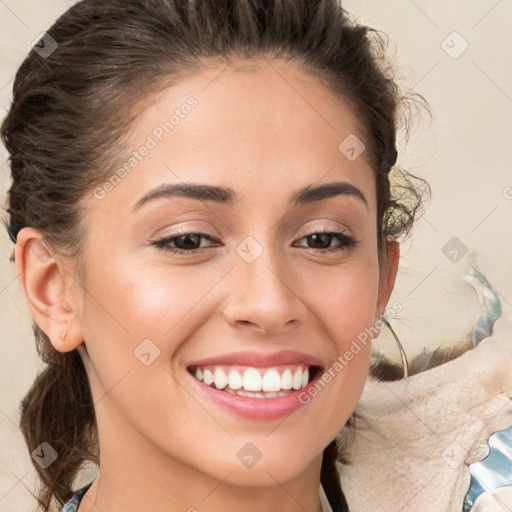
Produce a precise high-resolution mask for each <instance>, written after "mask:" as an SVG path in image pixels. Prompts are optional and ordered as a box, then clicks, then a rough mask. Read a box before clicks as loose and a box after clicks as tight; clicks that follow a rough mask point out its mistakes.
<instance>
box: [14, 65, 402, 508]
mask: <svg viewBox="0 0 512 512" xmlns="http://www.w3.org/2000/svg"><path fill="white" fill-rule="evenodd" d="M220 71H222V72H221V73H220V74H219V72H220ZM190 96H194V97H195V98H196V99H197V101H198V105H197V107H196V108H195V109H193V110H192V112H191V113H190V114H189V115H188V116H186V117H185V118H184V119H182V120H180V123H179V125H177V126H176V127H175V128H174V129H173V131H172V133H171V134H169V135H166V136H165V137H164V138H163V140H162V141H161V142H160V143H159V144H158V146H157V147H156V148H154V149H153V150H152V151H151V152H150V153H149V155H148V156H146V157H145V158H144V159H143V160H142V161H141V162H140V163H139V164H138V165H137V167H136V168H135V169H134V170H133V171H132V172H131V173H130V174H129V175H128V176H127V177H125V178H124V179H123V180H121V182H120V183H119V184H117V186H116V187H115V188H114V189H113V190H112V191H110V192H109V193H107V194H106V195H105V197H104V198H103V199H101V200H99V199H96V198H95V197H94V196H93V194H92V193H90V194H88V195H87V197H85V198H84V204H85V205H86V208H87V210H86V212H85V217H84V223H85V226H86V229H87V237H86V240H85V247H84V253H83V256H84V261H85V264H84V265H85V266H84V268H83V271H84V273H83V274H79V273H78V271H77V268H76V262H75V261H74V260H70V259H69V258H65V257H63V256H62V255H61V254H59V253H57V252H55V251H53V250H51V249H48V251H47V252H45V251H46V249H45V248H43V249H41V245H38V244H40V240H41V239H42V235H41V233H39V232H38V231H36V230H34V229H32V228H25V229H23V230H22V231H21V232H20V234H19V237H18V243H17V248H16V259H17V265H18V272H20V280H21V284H22V288H23V290H24V293H25V296H26V298H27V302H28V305H29V307H30V310H31V312H32V314H33V316H34V318H35V320H36V321H37V322H38V324H39V325H40V326H41V327H42V328H43V330H44V331H45V332H46V333H47V334H48V336H49V337H50V339H51V342H52V344H53V345H54V347H55V348H56V349H57V350H60V351H63V352H64V351H69V350H73V349H75V348H78V350H79V352H80V354H81V355H82V357H83V359H84V364H85V366H86V370H87V373H88V375H89V379H90V384H91V389H92V394H93V399H94V403H95V409H96V415H97V422H98V429H99V439H100V451H101V471H100V474H99V477H98V478H97V480H96V481H95V482H94V484H93V486H92V487H91V489H90V490H89V491H88V492H87V494H86V495H85V497H84V499H83V500H82V504H81V506H80V509H79V510H80V512H91V511H99V510H101V511H106V510H108V511H109V512H121V511H123V512H130V511H140V510H152V511H153V512H163V511H164V510H165V512H174V511H185V510H193V509H192V508H191V507H194V508H195V509H196V510H198V511H200V512H203V511H211V512H217V511H221V510H222V511H223V512H234V511H239V510H245V511H247V512H253V511H254V512H255V511H258V512H261V511H271V510H272V511H273V510H282V511H289V512H292V511H299V510H301V511H303V510H311V511H313V510H319V500H318V489H319V484H320V467H321V461H322V451H323V449H324V448H325V447H326V446H327V445H328V444H329V442H330V441H331V440H332V439H333V438H334V437H335V435H336V433H337V432H338V431H339V430H340V429H341V428H342V427H343V425H344V424H345V423H346V421H347V419H348V418H349V417H350V415H351V413H352V412H353V410H354V408H355V405H356V403H357V401H358V399H359V397H360V395H361V392H362V389H363V386H364V382H365V378H366V376H367V373H368V365H369V356H370V343H368V344H367V346H366V347H365V346H362V350H361V351H360V352H359V353H358V354H357V355H356V356H355V357H354V358H353V359H352V360H351V361H350V362H349V364H347V365H346V366H345V367H344V368H343V370H342V371H340V372H339V373H337V374H336V377H335V378H334V379H332V380H331V382H329V384H328V385H327V386H326V387H325V388H324V389H323V390H322V391H321V392H320V393H318V395H317V396H316V397H314V398H313V399H312V400H311V401H310V402H309V404H307V405H305V406H303V407H301V408H299V409H298V410H296V411H294V412H293V413H292V414H291V415H289V416H288V417H286V418H284V419H279V420H254V419H247V418H241V417H239V416H237V415H235V414H233V413H231V412H228V411H226V410H224V409H221V408H220V407H219V406H217V405H216V404H214V403H212V402H211V401H209V400H208V399H207V398H206V397H205V396H203V395H202V394H201V393H199V390H198V389H197V387H195V386H192V385H191V381H190V375H189V374H188V373H187V370H186V367H187V364H190V362H191V361H194V360H198V359H202V358H205V357H211V356H215V355H220V354H225V353H231V352H236V351H239V350H253V351H257V352H261V353H273V352H277V351H280V350H283V349H289V350H297V351H301V352H305V353H307V354H311V355H314V356H315V357H317V358H318V359H320V361H322V365H323V367H324V368H329V367H330V366H331V365H332V364H333V363H334V362H335V360H336V358H337V356H338V354H343V353H344V352H345V351H346V350H347V349H348V348H349V347H350V344H351V342H352V341H353V340H355V339H356V338H357V336H358V334H360V333H361V332H362V331H364V329H365V328H366V327H369V326H372V325H374V324H375V322H376V321H377V320H378V319H379V318H380V315H382V314H383V313H384V311H385V307H386V304H387V302H388V299H389V296H390V294H391V291H392V288H393V285H394V281H395V276H396V271H397V266H398V259H399V249H398V244H397V243H396V242H390V243H388V248H387V254H385V258H384V260H383V264H382V266H381V268H380V269H379V260H378V255H377V231H376V225H375V224H376V222H375V219H376V207H377V204H376V190H375V179H374V174H373V171H372V169H371V168H370V166H369V164H368V161H367V155H366V153H363V154H362V155H361V156H360V157H359V158H357V159H356V160H355V161H349V160H348V159H347V158H346V157H345V156H344V155H343V154H342V153H341V152H340V151H339V150H338V145H339V144H340V143H341V142H342V141H343V140H344V139H345V138H346V137H347V136H348V135H350V134H356V135H357V136H358V137H359V138H360V139H361V140H364V139H363V136H362V134H361V131H360V130H359V128H358V123H357V119H356V118H355V116H354V114H353V113H352V111H351V110H350V108H349V107H348V106H347V104H346V103H344V102H343V101H341V100H340V99H339V98H337V97H336V96H334V95H333V93H332V92H330V91H329V90H327V89H326V88H325V87H324V86H323V85H321V84H320V83H319V82H318V81H317V79H316V78H314V77H312V76H310V75H307V74H305V73H304V72H302V71H301V70H300V69H299V68H298V67H296V66H295V65H294V64H292V63H285V62H279V61H272V62H267V61H260V62H258V63H256V65H254V66H253V65H251V66H250V67H246V66H234V65H231V66H229V67H219V66H217V67H216V66H210V67H205V68H204V69H202V70H201V71H200V72H198V73H196V74H194V75H193V76H189V77H187V78H186V79H183V80H182V81H180V82H179V83H178V84H177V85H174V86H172V87H170V88H168V89H166V90H165V91H164V92H163V93H162V94H161V95H159V97H158V98H154V100H153V101H152V104H151V105H150V106H149V107H148V108H147V109H146V110H145V111H144V112H143V114H141V115H140V116H139V118H138V120H137V122H136V124H135V125H134V126H132V131H131V141H132V143H133V149H134V150H135V149H137V148H139V147H140V146H141V145H142V144H143V143H144V141H145V140H146V137H147V136H148V134H150V133H151V132H152V130H153V129H154V128H155V126H158V124H159V123H160V122H162V121H163V120H165V119H168V118H169V116H170V115H171V114H172V111H173V110H174V109H176V108H179V106H180V105H182V104H183V103H185V101H186V99H187V98H188V97H190ZM334 181H346V182H348V183H350V184H352V185H353V186H355V187H357V188H358V189H359V190H360V191H361V192H362V193H363V194H364V196H365V197H366V200H367V202H368V206H365V205H364V203H363V202H362V201H360V200H359V199H357V198H356V197H353V196H348V195H337V196H335V197H330V198H328V199H323V200H321V201H317V202H314V203H311V204H306V205H299V206H296V207H291V206H290V204H289V200H290V197H291V195H292V193H293V192H294V191H295V190H297V189H300V188H303V187H306V186H309V185H311V186H316V185H319V184H325V183H330V182H334ZM164 183H170V184H176V183H202V184H210V185H218V186H223V187H229V188H231V189H233V191H234V192H235V193H236V194H237V201H236V203H235V204H234V205H228V204H218V203H215V202H213V201H200V200H197V199H191V198H186V197H166V198H160V199H157V200H154V201H150V202H148V203H147V204H146V205H144V206H142V207H141V208H139V209H137V210H136V211H135V212H133V211H132V208H133V207H134V205H135V204H136V203H137V201H139V200H140V199H141V197H143V196H144V195H145V194H146V193H147V192H148V191H150V190H151V189H152V188H153V187H155V186H158V185H161V184H164ZM177 227H180V228H183V229H185V230H186V231H189V232H197V231H201V232H206V233H208V234H209V235H211V237H212V238H213V239H214V240H213V242H209V241H208V240H205V239H203V240H202V247H201V249H200V251H199V252H197V253H196V254H195V255H192V256H190V255H176V254H173V253H171V252H169V251H168V252H166V251H164V250H163V249H161V248H159V247H156V246H154V245H152V242H154V241H155V240H157V239H159V238H164V237H166V236H167V237H168V236H171V235H173V234H174V233H175V230H176V228H177ZM310 228H311V229H312V231H311V232H312V233H318V232H319V231H322V230H327V231H329V230H330V231H344V232H346V233H348V234H350V235H352V236H353V237H355V238H356V239H357V240H358V241H359V245H358V246H357V247H355V248H343V247H342V248H341V249H340V250H337V251H326V248H329V247H336V246H339V245H340V244H339V240H338V239H336V238H335V237H332V238H331V239H330V240H329V239H327V242H325V241H323V242H322V241H320V245H317V246H315V245H314V242H312V241H311V240H309V241H308V238H307V237H308V235H309V234H310V233H309V232H308V230H309V229H310ZM175 236H176V235H175ZM248 236H250V237H253V239H254V240H256V241H257V243H258V244H259V245H260V246H261V248H262V249H263V252H262V254H261V255H260V256H259V257H258V258H257V259H256V260H255V261H254V262H252V263H247V262H246V261H245V260H244V259H243V258H241V257H240V256H239V254H237V252H236V250H235V249H236V248H237V246H238V245H239V244H240V243H241V242H242V241H243V240H244V239H245V238H246V237H248ZM317 243H318V241H317ZM322 244H323V245H322ZM315 247H320V249H316V250H315ZM34 248H39V250H33V249H34ZM322 251H323V252H322ZM42 252H44V253H45V257H41V253H42ZM80 279H81V280H82V281H81V282H80ZM64 330H66V331H67V337H66V340H62V339H61V335H62V332H63V331H64ZM144 339H150V340H151V341H152V343H154V344H155V345H156V346H157V347H158V349H159V350H160V355H159V357H157V358H156V359H155V360H154V361H153V362H152V364H150V365H149V366H145V365H144V364H142V363H141V362H140V360H139V359H138V358H137V357H134V350H136V348H137V347H138V346H139V345H140V343H141V342H142V340H144ZM248 442H250V443H253V444H254V445H255V446H256V447H257V448H258V450H259V451H260V452H261V454H262V457H261V459H260V460H259V461H258V462H257V463H256V464H255V465H254V466H253V467H251V468H247V467H245V466H244V465H243V464H242V463H241V462H240V460H239V459H238V457H237V452H238V451H239V450H240V449H241V448H242V447H243V446H244V445H245V444H246V443H248Z"/></svg>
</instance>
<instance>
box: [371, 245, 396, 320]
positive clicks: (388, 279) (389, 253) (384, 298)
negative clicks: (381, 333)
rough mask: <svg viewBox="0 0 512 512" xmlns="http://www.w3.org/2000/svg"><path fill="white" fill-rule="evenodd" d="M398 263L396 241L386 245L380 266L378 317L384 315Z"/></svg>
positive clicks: (393, 284)
mask: <svg viewBox="0 0 512 512" xmlns="http://www.w3.org/2000/svg"><path fill="white" fill-rule="evenodd" d="M399 261H400V244H399V243H398V242H397V241H396V240H391V241H388V242H387V243H386V254H385V255H384V260H383V261H382V264H381V265H380V269H379V271H380V278H379V298H378V301H377V313H378V317H380V316H381V315H383V314H384V312H385V309H386V305H387V303H388V301H389V297H390V296H391V292H392V291H393V288H394V286H395V279H396V274H397V271H398V262H399Z"/></svg>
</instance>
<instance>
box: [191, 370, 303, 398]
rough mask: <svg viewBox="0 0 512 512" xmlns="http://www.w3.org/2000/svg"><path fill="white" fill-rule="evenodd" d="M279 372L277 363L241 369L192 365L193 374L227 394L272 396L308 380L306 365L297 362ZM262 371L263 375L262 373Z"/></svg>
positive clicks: (301, 384) (299, 386)
mask: <svg viewBox="0 0 512 512" xmlns="http://www.w3.org/2000/svg"><path fill="white" fill-rule="evenodd" d="M290 366H291V368H285V369H284V371H282V369H281V371H282V374H280V373H279V368H278V367H273V368H267V369H265V370H262V369H261V368H254V367H248V368H246V369H245V371H244V372H243V373H241V371H239V370H240V368H238V369H236V368H233V367H232V368H231V369H230V370H229V371H228V370H227V368H229V367H227V368H226V366H221V365H219V366H214V365H211V366H209V367H208V368H204V367H203V368H196V370H195V372H194V376H195V378H196V379H197V380H198V381H202V382H204V383H205V384H206V385H207V386H210V385H212V384H213V385H214V386H215V388H216V389H219V390H224V391H227V392H228V393H231V394H236V395H241V396H250V397H256V398H274V397H276V396H283V395H286V394H288V393H289V392H291V390H296V391H298V390H299V389H302V388H304V387H306V386H307V384H308V382H309V369H308V368H307V367H301V366H297V365H290ZM262 374H263V375H262Z"/></svg>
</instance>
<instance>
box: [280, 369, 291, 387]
mask: <svg viewBox="0 0 512 512" xmlns="http://www.w3.org/2000/svg"><path fill="white" fill-rule="evenodd" d="M292 385H293V380H292V372H291V371H290V369H289V368H286V370H285V371H284V372H283V375H282V377H281V388H282V389H292Z"/></svg>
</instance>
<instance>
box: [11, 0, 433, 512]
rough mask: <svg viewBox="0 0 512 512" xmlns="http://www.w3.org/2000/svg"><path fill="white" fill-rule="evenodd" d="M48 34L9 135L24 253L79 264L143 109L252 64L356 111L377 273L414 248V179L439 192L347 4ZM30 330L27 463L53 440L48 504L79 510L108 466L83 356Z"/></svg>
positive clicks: (330, 465)
mask: <svg viewBox="0 0 512 512" xmlns="http://www.w3.org/2000/svg"><path fill="white" fill-rule="evenodd" d="M48 34H49V35H50V36H51V38H53V40H55V41H56V43H57V45H58V46H57V47H56V48H55V49H54V51H53V53H51V54H49V55H43V54H41V52H40V51H39V52H38V51H36V48H34V49H32V50H31V51H30V53H29V55H28V56H27V58H26V59H25V60H24V62H23V63H22V65H21V66H20V68H19V70H18V72H17V75H16V78H15V81H14V87H13V103H12V105H11V108H10V111H9V113H8V115H7V117H6V119H5V120H4V122H3V124H2V128H1V136H2V139H3V141H4V143H5V145H6V147H7V150H8V152H9V154H10V166H11V172H12V186H11V187H10V189H9V192H8V209H7V212H8V222H7V224H8V232H9V235H10V237H11V239H12V240H13V242H16V237H17V234H18V232H19V230H20V229H22V228H23V227H25V226H31V227H34V228H36V229H38V230H39V231H41V232H42V233H43V235H44V237H45V239H46V240H47V241H48V243H49V244H50V245H51V246H53V247H55V248H59V250H62V251H66V252H67V253H68V255H72V256H76V257H79V256H80V252H81V247H82V242H83V241H84V237H85V236H86V230H85V228H84V226H83V225H82V224H81V223H82V216H81V214H80V213H81V208H80V204H81V203H80V202H81V200H83V198H84V197H85V196H86V194H88V193H90V191H92V190H93V188H94V187H96V186H98V185H99V184H101V183H103V182H104V181H105V179H106V178H107V177H108V176H109V175H111V174H112V173H113V172H114V170H115V169H116V168H117V166H118V165H119V163H120V162H122V160H123V158H122V153H123V151H124V149H126V147H127V146H125V145H124V143H125V142H126V135H127V132H128V128H127V127H129V126H130V124H131V123H132V121H134V119H135V118H136V115H137V112H140V108H142V107H143V105H144V100H145V99H148V96H152V94H153V93H157V92H159V91H162V90H164V88H166V87H168V86H170V85H172V84H173V83H176V82H177V81H179V79H180V77H182V76H184V74H185V73H190V72H193V71H194V70H195V69H199V68H200V66H201V64H204V63H205V62H207V61H212V60H213V61H214V62H217V61H218V62H224V63H228V62H231V59H234V58H237V59H251V58H255V57H256V58H282V59H287V60H291V61H293V62H295V63H296V64H297V65H299V66H300V67H301V68H302V69H303V70H304V71H306V72H308V73H311V74H313V75H315V76H317V77H318V78H320V79H321V80H322V81H323V83H325V84H326V86H328V87H330V88H331V89H332V90H333V91H334V92H335V93H336V94H339V95H340V96H342V97H343V98H344V99H345V101H348V103H349V105H350V106H351V107H352V109H353V110H354V111H355V112H356V113H357V115H358V119H360V120H361V125H362V129H363V131H364V137H365V144H366V147H367V155H368V157H369V159H370V161H371V162H370V163H371V165H372V167H373V169H374V171H375V178H376V189H377V206H378V211H377V219H376V222H377V228H378V249H379V260H381V256H384V255H385V248H386V242H387V241H388V240H389V239H390V238H391V239H396V238H398V237H400V236H402V235H404V236H406V237H407V236H409V231H410V229H411V227H412V224H413V222H414V220H415V217H416V214H417V213H418V211H419V210H420V209H421V208H420V207H421V206H422V204H423V199H422V192H424V190H423V189H422V188H420V187H416V186H415V185H414V184H413V182H412V179H413V178H414V179H416V180H419V181H421V183H422V185H426V186H427V188H428V185H427V184H426V182H425V181H424V180H422V179H421V178H417V177H415V176H412V175H411V174H409V173H406V172H405V171H401V170H399V169H398V168H397V167H396V166H395V162H396V158H397V152H396V132H397V129H398V127H399V125H400V122H401V120H403V119H404V117H403V112H402V111H401V110H400V106H401V105H405V104H406V102H407V101H408V100H409V99H411V98H412V96H413V95H412V94H410V95H409V96H405V95H404V94H403V93H401V91H400V90H399V88H398V86H397V84H396V82H395V80H394V77H393V74H392V73H391V67H390V66H388V65H387V64H386V59H385V57H384V56H385V47H386V43H385V39H384V38H383V37H382V35H380V34H379V33H378V32H376V31H375V30H373V29H371V28H368V27H365V26H362V25H360V24H358V23H356V22H355V21H353V20H352V19H351V18H350V17H349V16H348V14H347V13H346V12H345V11H344V10H343V9H342V8H341V5H340V4H339V1H337V0H174V1H171V0H129V1H127V0H109V1H108V2H105V1H104V0H83V1H80V2H77V3H76V4H75V5H73V6H72V7H71V8H70V9H69V10H68V11H67V12H65V13H64V14H63V15H62V16H61V17H60V18H59V19H58V20H57V21H56V22H55V24H54V25H53V26H52V27H51V28H50V29H49V30H48ZM47 48H48V46H47ZM126 105H130V106H131V107H132V108H130V109H126V107H125V106H126ZM340 142H341V141H340ZM390 175H391V176H393V175H395V176H396V182H395V183H394V186H393V187H391V185H390ZM33 327H34V332H35V337H36V343H37V349H38V353H39V354H40V356H41V357H42V360H43V362H44V363H45V368H44V369H43V370H42V371H41V372H40V374H39V375H38V377H37V379H36V381H35V382H34V384H33V386H32V388H31V389H30V390H29V392H28V393H27V395H26V396H25V397H24V399H23V401H22V402H21V407H20V409H21V425H20V426H21V430H22V432H23V435H24V437H25V440H26V443H27V446H28V449H29V451H30V452H32V451H33V450H34V449H35V448H36V447H37V446H38V445H39V444H40V443H41V442H43V441H47V442H48V443H49V444H50V445H51V446H52V447H53V448H54V449H55V450H56V451H57V452H58V454H59V456H58V458H57V460H56V461H55V462H53V463H52V464H51V465H50V466H49V467H48V468H46V469H43V468H41V467H40V466H39V465H37V464H34V466H35V469H36V470H37V472H38V474H39V476H40V479H41V484H42V487H41V489H40V491H39V495H38V497H37V499H38V502H39V504H40V505H41V506H42V507H43V509H44V510H45V511H47V510H49V506H50V504H51V502H52V498H54V499H55V500H56V501H57V503H58V504H59V505H62V504H63V503H65V502H66V501H68V500H69V499H70V497H71V496H72V494H73V484H74V482H75V478H76V476H77V474H78V472H79V470H80V469H81V468H83V467H84V463H85V462H87V461H92V462H93V463H96V464H99V453H98V450H99V448H98V439H97V430H96V423H95V414H94V406H93V403H92V396H91V393H90V389H89V383H88V378H87V374H86V372H85V369H84V366H83V364H82V360H81V357H80V355H79V353H78V351H76V350H74V351H71V352H68V353H60V352H58V351H56V350H55V349H54V348H53V347H52V345H51V343H50V341H49V339H48V337H47V336H46V335H45V333H44V332H43V331H42V330H41V329H40V328H39V327H38V326H37V325H36V324H34V326H33ZM341 451H342V450H341V448H340V447H338V446H337V444H336V440H334V441H332V442H331V443H330V444H329V446H328V447H327V448H326V449H325V450H324V458H323V463H322V471H321V481H322V484H323V486H324V489H325V492H326V494H327V496H328V499H329V501H330V503H331V505H332V506H333V510H334V511H335V512H337V511H342V510H347V508H346V504H345V499H344V497H343V493H342V491H341V488H340V480H339V475H338V472H337V468H336V463H337V461H338V462H339V461H343V457H342V453H341Z"/></svg>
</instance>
